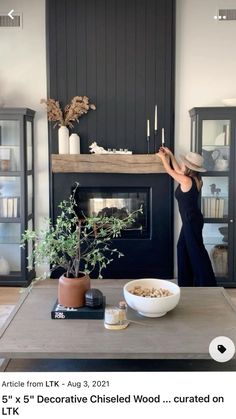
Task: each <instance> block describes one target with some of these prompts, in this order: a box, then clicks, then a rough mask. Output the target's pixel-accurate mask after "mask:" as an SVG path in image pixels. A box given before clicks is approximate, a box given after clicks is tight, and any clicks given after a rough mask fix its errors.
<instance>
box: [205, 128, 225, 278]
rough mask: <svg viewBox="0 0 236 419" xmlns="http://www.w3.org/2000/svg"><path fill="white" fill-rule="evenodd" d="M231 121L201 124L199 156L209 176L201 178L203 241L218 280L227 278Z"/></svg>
mask: <svg viewBox="0 0 236 419" xmlns="http://www.w3.org/2000/svg"><path fill="white" fill-rule="evenodd" d="M230 128H231V127H230V121H229V120H203V121H202V155H203V157H204V166H205V168H206V169H207V171H208V172H210V173H208V174H206V176H203V177H202V180H203V188H202V202H201V205H202V213H203V216H204V218H205V224H204V229H203V240H204V244H205V246H206V249H207V251H208V253H209V256H210V259H211V262H212V266H213V269H214V272H215V275H216V277H217V278H222V279H223V278H228V276H229V266H228V260H229V258H228V250H229V246H228V216H229V172H228V171H229V162H230Z"/></svg>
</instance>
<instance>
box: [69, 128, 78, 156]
mask: <svg viewBox="0 0 236 419" xmlns="http://www.w3.org/2000/svg"><path fill="white" fill-rule="evenodd" d="M69 152H70V154H80V137H79V135H78V134H75V133H73V134H71V135H70V138H69Z"/></svg>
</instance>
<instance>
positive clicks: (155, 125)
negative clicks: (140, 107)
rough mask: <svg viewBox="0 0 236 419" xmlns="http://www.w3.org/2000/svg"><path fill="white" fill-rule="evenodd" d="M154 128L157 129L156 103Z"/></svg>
mask: <svg viewBox="0 0 236 419" xmlns="http://www.w3.org/2000/svg"><path fill="white" fill-rule="evenodd" d="M154 130H155V131H157V105H155V119H154Z"/></svg>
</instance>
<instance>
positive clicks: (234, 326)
mask: <svg viewBox="0 0 236 419" xmlns="http://www.w3.org/2000/svg"><path fill="white" fill-rule="evenodd" d="M126 282H127V280H95V281H92V287H93V288H99V289H100V290H101V291H102V292H103V293H104V294H105V295H106V300H107V303H108V304H117V303H118V301H119V300H121V299H122V298H123V295H122V287H123V285H124V284H125V283H126ZM56 295H57V281H56V280H53V281H50V282H49V283H44V282H41V283H40V285H39V286H34V287H33V289H32V290H31V291H30V292H28V291H26V292H25V293H24V294H23V295H22V298H21V301H20V303H19V305H18V306H17V307H16V309H15V311H14V312H13V314H12V316H11V317H10V318H9V320H8V322H7V324H6V325H5V326H4V328H3V329H2V330H1V332H0V336H1V338H0V357H4V358H8V359H10V358H13V359H39V358H40V359H124V360H125V359H126V360H127V359H130V360H131V359H146V360H148V359H149V360H150V359H186V360H189V359H193V360H197V359H210V356H209V352H208V347H209V343H210V342H211V340H212V339H213V338H215V337H216V336H221V335H224V336H228V337H229V338H231V339H232V340H233V341H234V342H235V343H236V309H235V306H234V305H233V303H232V302H231V300H230V298H229V297H228V295H227V293H226V292H225V291H224V289H223V288H183V289H182V290H181V299H180V303H179V305H178V306H177V307H176V308H175V309H174V310H172V311H171V312H169V313H167V314H166V315H165V316H164V317H161V318H146V317H142V316H140V315H139V314H137V313H136V312H134V311H133V310H131V309H130V310H128V317H129V318H130V319H133V320H136V321H140V322H142V323H143V324H142V325H140V324H135V323H131V324H130V325H129V326H128V328H127V329H125V330H121V331H110V330H107V329H105V328H104V325H103V321H102V320H52V319H51V318H50V312H51V309H52V307H53V305H54V303H55V300H56Z"/></svg>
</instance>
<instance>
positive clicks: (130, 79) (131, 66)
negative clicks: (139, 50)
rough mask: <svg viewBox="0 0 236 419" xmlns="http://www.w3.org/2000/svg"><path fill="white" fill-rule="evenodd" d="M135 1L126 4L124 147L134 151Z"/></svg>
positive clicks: (131, 0)
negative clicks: (125, 116)
mask: <svg viewBox="0 0 236 419" xmlns="http://www.w3.org/2000/svg"><path fill="white" fill-rule="evenodd" d="M135 3H136V0H130V1H128V2H127V4H126V64H127V65H126V91H127V95H126V114H127V123H126V138H125V140H126V142H125V147H126V148H129V149H130V150H136V71H135V53H136V51H135V37H136V4H135Z"/></svg>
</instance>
